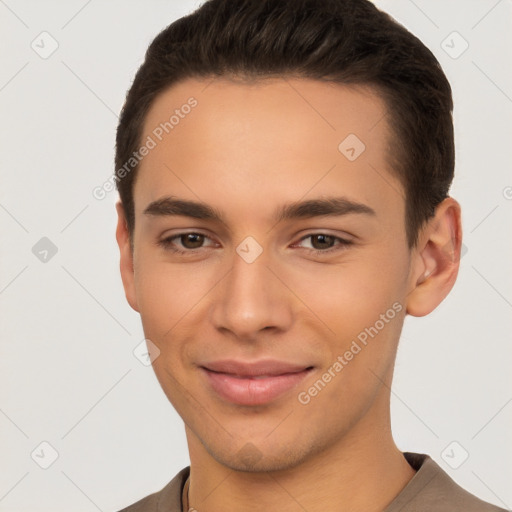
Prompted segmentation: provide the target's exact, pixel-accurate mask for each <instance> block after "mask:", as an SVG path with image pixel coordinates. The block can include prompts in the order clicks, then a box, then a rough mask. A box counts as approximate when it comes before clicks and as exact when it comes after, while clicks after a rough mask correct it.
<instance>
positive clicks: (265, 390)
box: [201, 359, 312, 405]
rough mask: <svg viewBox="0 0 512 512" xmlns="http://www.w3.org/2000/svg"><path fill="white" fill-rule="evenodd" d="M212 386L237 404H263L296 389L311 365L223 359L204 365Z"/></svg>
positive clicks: (221, 395)
mask: <svg viewBox="0 0 512 512" xmlns="http://www.w3.org/2000/svg"><path fill="white" fill-rule="evenodd" d="M201 370H202V372H203V374H204V375H205V376H206V379H207V381H208V384H209V386H210V387H211V388H212V389H213V391H215V392H216V393H217V394H218V395H219V396H220V397H222V398H223V399H225V400H227V401H229V402H231V403H234V404H237V405H263V404H266V403H268V402H271V401H273V400H276V399H277V398H279V397H280V396H282V395H283V394H285V393H286V392H287V391H290V390H291V389H292V388H294V387H295V386H297V385H298V384H299V383H300V382H301V381H302V380H303V379H304V378H305V377H306V376H307V375H308V374H309V373H310V372H311V370H312V366H306V365H297V364H292V363H287V362H283V361H276V360H270V359H267V360H262V361H254V362H242V361H235V360H224V361H215V362H211V363H206V364H204V365H202V366H201Z"/></svg>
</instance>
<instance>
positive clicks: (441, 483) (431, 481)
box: [385, 453, 505, 512]
mask: <svg viewBox="0 0 512 512" xmlns="http://www.w3.org/2000/svg"><path fill="white" fill-rule="evenodd" d="M404 456H405V458H406V459H407V461H408V462H409V464H410V465H411V466H412V467H413V468H414V469H416V470H417V472H416V474H415V475H414V477H413V478H412V479H411V481H410V482H409V483H408V484H407V485H406V486H405V488H404V489H403V490H402V492H401V493H400V494H399V495H398V496H397V497H396V498H395V500H393V502H392V503H391V504H390V505H389V507H387V508H386V510H385V512H398V511H399V510H407V511H408V512H427V511H428V512H431V511H436V512H457V511H461V512H462V511H464V512H503V511H504V510H505V509H502V508H499V507H497V506H495V505H491V504H490V503H486V502H485V501H482V500H481V499H479V498H477V497H476V496H474V495H473V494H471V493H469V492H468V491H466V490H465V489H463V488H462V487H460V486H459V485H458V484H457V483H455V482H454V481H453V480H452V479H451V478H450V476H449V475H448V474H447V473H446V472H445V471H443V470H442V469H441V467H440V466H439V465H438V464H437V463H436V462H434V461H433V460H432V459H431V458H430V457H429V456H428V455H423V454H417V453H404Z"/></svg>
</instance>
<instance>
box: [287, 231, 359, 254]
mask: <svg viewBox="0 0 512 512" xmlns="http://www.w3.org/2000/svg"><path fill="white" fill-rule="evenodd" d="M308 241H309V242H308ZM351 244H352V242H351V241H350V240H345V239H344V238H340V237H338V236H334V235H329V234H326V233H313V234H310V235H307V236H305V237H303V238H301V239H300V241H299V242H298V244H295V245H296V246H297V245H298V246H301V247H303V248H305V249H309V250H310V251H313V252H314V253H326V252H331V251H338V250H343V249H345V248H346V247H347V246H349V245H351Z"/></svg>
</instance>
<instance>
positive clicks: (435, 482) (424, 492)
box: [119, 453, 505, 512]
mask: <svg viewBox="0 0 512 512" xmlns="http://www.w3.org/2000/svg"><path fill="white" fill-rule="evenodd" d="M404 456H405V458H406V459H407V462H409V464H410V465H411V466H412V467H413V468H414V469H415V470H416V474H415V475H414V476H413V477H412V479H411V480H410V481H409V483H408V484H407V485H406V486H405V487H404V489H403V490H402V492H400V494H399V495H398V496H397V497H396V498H395V499H394V500H393V501H392V502H391V503H390V504H389V506H388V507H386V509H385V510H384V511H383V512H499V511H502V512H504V511H505V509H502V508H499V507H496V506H494V505H490V504H489V503H485V502H484V501H482V500H480V499H478V498H477V497H476V496H473V495H472V494H470V493H469V492H467V491H465V490H464V489H463V488H462V487H459V486H458V485H457V484H456V483H455V482H454V481H453V480H452V479H451V478H450V477H449V476H448V475H447V474H446V473H445V472H444V471H443V470H442V469H441V468H440V467H439V466H438V465H437V464H436V463H435V462H434V461H433V460H432V459H431V458H430V457H429V456H428V455H422V454H418V453H404ZM189 469H190V468H189V467H187V468H185V469H182V470H181V471H180V472H179V473H178V474H177V475H176V476H175V477H174V478H173V479H172V480H171V481H170V482H169V483H168V484H167V485H166V486H165V487H164V488H163V489H162V490H161V491H159V492H156V493H154V494H150V495H149V496H146V497H145V498H143V499H141V500H140V501H137V503H134V504H133V505H130V506H129V507H127V508H124V509H123V510H120V511H119V512H181V510H182V502H181V494H182V491H183V486H184V484H185V481H186V479H187V477H188V475H189ZM198 512H200V511H198Z"/></svg>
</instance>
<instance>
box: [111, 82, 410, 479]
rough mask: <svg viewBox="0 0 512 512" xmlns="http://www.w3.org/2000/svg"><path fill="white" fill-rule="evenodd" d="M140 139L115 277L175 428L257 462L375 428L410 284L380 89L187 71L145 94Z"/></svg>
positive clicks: (289, 462)
mask: <svg viewBox="0 0 512 512" xmlns="http://www.w3.org/2000/svg"><path fill="white" fill-rule="evenodd" d="M190 98H193V99H192V100H191V99H190ZM185 105H189V107H190V108H189V107H185ZM172 115H174V119H172V120H171V122H170V124H169V119H170V117H171V116H172ZM165 122H168V125H165V124H163V125H162V124H161V123H165ZM171 125H172V127H171ZM162 126H165V127H166V128H167V129H164V128H162ZM167 132H168V133H167ZM149 139H151V140H152V141H153V142H154V143H155V144H154V147H152V148H151V149H150V151H148V154H147V155H146V156H144V158H143V159H142V161H141V163H140V167H139V171H138V176H137V180H136V183H135V187H134V202H135V230H134V233H133V247H134V249H133V260H131V256H130V255H127V254H125V256H124V263H123V261H122V266H124V270H123V281H124V284H125V288H126V293H127V297H128V300H129V302H130V304H131V305H132V307H133V308H135V309H136V310H137V311H139V312H140V314H141V318H142V323H143V328H144V333H145V336H146V338H148V339H149V340H151V343H152V344H154V346H156V347H157V350H155V353H154V355H156V354H158V356H157V357H156V358H155V359H154V361H153V367H154V370H155V372H156V375H157V378H158V380H159V382H160V384H161V386H162V388H163V390H164V392H165V393H166V395H167V397H168V398H169V400H170V401H171V402H172V404H173V405H174V407H175V408H176V410H177V411H178V413H179V414H180V416H181V417H182V418H183V420H184V422H185V424H186V428H187V435H188V436H189V441H190V442H192V443H196V445H197V446H198V447H200V448H197V449H201V450H204V451H205V452H207V453H208V454H209V455H210V456H211V457H212V458H213V459H215V460H216V461H217V462H219V463H221V464H223V465H225V466H228V467H230V468H233V469H240V470H249V471H255V470H263V471H268V470H270V469H284V468H290V467H293V466H296V465H298V464H300V463H301V462H304V461H305V460H307V459H308V458H311V457H314V456H315V455H316V454H318V453H321V452H322V450H324V449H326V448H328V447H329V446H333V445H336V444H337V443H341V442H343V440H346V439H347V438H348V437H349V436H351V434H353V433H354V431H355V430H356V429H360V432H359V434H361V435H363V434H362V431H361V429H363V428H365V427H363V425H364V424H367V425H369V424H372V425H373V427H372V428H373V429H374V430H375V428H376V425H378V424H379V422H381V421H384V416H385V412H384V410H385V407H384V406H383V404H384V403H385V401H386V400H387V399H388V396H389V391H388V388H387V384H384V383H389V382H390V378H391V373H392V366H393V361H394V357H395V351H396V346H397V343H398V338H399V335H400V330H401V326H402V322H403V318H404V315H405V310H406V301H407V296H408V293H409V291H410V288H411V273H410V267H411V264H410V263H411V251H410V250H409V249H408V246H407V240H406V234H405V203H404V195H403V189H402V186H401V184H400V182H399V181H398V180H397V179H396V178H395V177H394V176H393V174H392V172H391V171H390V169H389V167H388V163H387V154H388V140H389V128H388V125H387V123H386V118H385V106H384V103H383V101H381V100H380V99H379V97H378V96H377V95H376V94H375V93H373V92H372V91H371V90H368V89H364V88H361V87H355V88H349V87H346V86H340V85H333V84H327V83H320V82H316V81H312V80H306V79H303V80H299V79H288V80H284V79H267V80H264V81H259V82H256V83H251V84H247V83H240V82H234V81H230V80H228V79H227V78H223V79H216V80H214V81H211V80H209V81H206V80H204V81H201V80H188V81H186V82H182V83H180V84H178V85H176V86H174V87H172V88H171V89H169V90H168V91H166V92H164V93H162V94H161V95H160V96H159V97H158V98H157V100H156V101H155V103H154V104H153V105H152V108H151V110H150V112H149V113H148V115H147V118H146V120H145V124H144V134H143V137H142V142H145V141H149ZM160 139H161V140H160ZM149 145H151V146H153V144H151V143H150V144H149ZM120 212H121V214H122V210H121V209H120ZM132 264H133V269H132ZM383 382H384V383H383ZM363 418H366V420H365V421H362V420H363Z"/></svg>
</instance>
